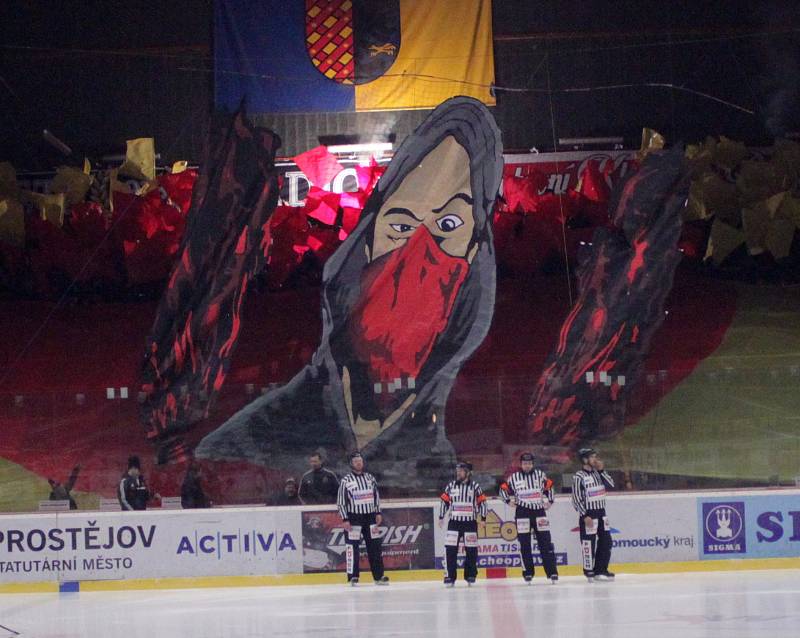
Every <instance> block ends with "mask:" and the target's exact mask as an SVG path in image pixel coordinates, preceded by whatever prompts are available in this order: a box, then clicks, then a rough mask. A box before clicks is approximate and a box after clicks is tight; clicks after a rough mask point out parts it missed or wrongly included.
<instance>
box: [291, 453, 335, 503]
mask: <svg viewBox="0 0 800 638" xmlns="http://www.w3.org/2000/svg"><path fill="white" fill-rule="evenodd" d="M308 463H309V465H310V466H311V469H310V470H309V471H308V472H306V473H305V474H303V478H301V479H300V500H301V501H302V503H303V504H304V505H324V504H327V503H335V502H336V495H337V493H338V492H339V479H338V478H336V474H334V473H333V472H331V471H330V470H329V469H328V468H326V467H324V466H323V464H322V455H321V454H320V453H319V452H314V453H313V454H312V455H311V456H309V457H308Z"/></svg>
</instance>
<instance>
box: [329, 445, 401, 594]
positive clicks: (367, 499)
mask: <svg viewBox="0 0 800 638" xmlns="http://www.w3.org/2000/svg"><path fill="white" fill-rule="evenodd" d="M350 469H351V470H352V471H351V472H350V473H349V474H348V475H347V476H345V477H344V478H342V481H341V483H339V493H338V495H337V498H336V505H337V507H338V509H339V516H341V517H342V526H343V527H344V531H345V532H346V533H347V582H348V583H350V584H351V585H357V584H358V576H359V572H360V569H359V558H360V553H359V546H360V545H361V536H362V535H363V536H364V541H365V543H366V545H367V557H368V558H369V568H370V570H371V571H372V578H373V579H374V580H375V584H376V585H388V584H389V578H388V577H387V576H384V573H383V556H381V545H382V542H381V537H380V536H379V535H378V525H380V524H381V523H382V522H383V517H382V516H381V497H380V495H379V494H378V483H377V482H376V481H375V477H374V476H372V474H370V473H368V472H365V471H364V459H363V458H362V456H361V454H360V453H359V452H353V454H351V455H350Z"/></svg>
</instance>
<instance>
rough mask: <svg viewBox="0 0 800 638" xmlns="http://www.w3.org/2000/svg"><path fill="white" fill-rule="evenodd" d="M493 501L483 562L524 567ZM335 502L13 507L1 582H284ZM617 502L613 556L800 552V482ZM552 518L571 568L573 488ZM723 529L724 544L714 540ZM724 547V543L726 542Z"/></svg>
mask: <svg viewBox="0 0 800 638" xmlns="http://www.w3.org/2000/svg"><path fill="white" fill-rule="evenodd" d="M489 504H490V511H491V514H490V517H489V520H488V521H487V523H486V524H485V525H483V526H482V528H481V532H480V546H481V554H480V557H481V566H482V567H486V568H499V569H503V568H506V569H509V568H510V569H511V572H512V573H513V574H516V567H517V565H518V564H519V563H518V559H519V557H518V554H517V551H518V546H517V543H516V530H515V526H514V513H513V509H512V508H510V507H508V506H506V505H504V504H503V503H502V502H500V501H499V500H491V501H490V503H489ZM409 508H414V509H417V510H419V509H420V508H430V513H431V517H430V520H431V521H432V522H433V523H434V524H433V525H432V529H430V530H426V532H425V533H431V534H432V535H433V536H434V541H435V542H434V545H433V547H434V548H435V549H434V552H435V557H433V558H439V559H441V557H442V556H443V553H444V532H443V530H442V529H441V528H440V527H439V526H438V525H436V524H435V521H436V519H437V518H438V508H439V504H438V502H435V501H395V502H391V501H390V502H387V503H386V504H385V506H384V509H385V510H403V509H409ZM330 510H332V508H331V507H330V506H317V507H296V508H295V507H290V508H266V507H247V508H220V509H213V510H184V511H175V510H168V511H159V510H150V511H147V512H70V513H41V514H9V515H3V516H0V585H7V584H8V585H11V584H14V583H19V584H24V583H30V584H34V583H56V584H57V583H65V582H78V581H81V582H83V583H84V584H86V583H87V582H88V581H94V582H97V581H100V582H98V585H101V586H102V582H106V583H108V585H111V584H112V581H129V582H130V583H131V584H133V581H146V580H148V579H156V580H161V581H162V582H164V580H163V579H191V578H195V579H202V578H207V579H212V581H210V582H223V581H224V579H225V578H226V577H227V578H233V579H239V581H240V583H241V582H245V581H247V579H255V580H254V581H253V584H265V583H262V582H260V581H262V580H263V579H273V580H275V583H276V584H280V583H281V582H288V580H295V578H294V577H295V576H298V575H303V572H304V556H303V554H304V552H303V546H304V538H303V527H302V520H303V512H306V514H307V516H308V513H310V512H325V511H330ZM607 510H608V515H609V523H610V527H611V530H612V541H613V544H614V549H613V553H612V563H613V564H614V565H620V564H622V565H625V564H648V563H651V564H653V566H654V568H655V567H656V564H658V565H659V566H662V567H660V568H659V569H664V567H663V566H665V565H666V566H667V568H668V566H669V564H672V563H674V564H675V565H676V566H677V565H678V564H691V563H696V562H697V561H709V562H720V559H778V558H797V557H798V556H800V490H796V489H785V490H784V489H780V490H752V491H750V490H748V491H731V492H692V493H668V494H658V493H636V494H614V495H610V496H609V499H608V507H607ZM718 511H721V512H722V514H721V515H720V516H719V517H718V516H717V512H718ZM396 514H397V515H400V514H401V512H396ZM737 516H738V517H739V518H740V519H741V521H740V524H738V523H737V522H736V520H737ZM548 518H549V520H550V526H551V533H552V537H553V542H554V544H555V547H556V552H557V554H564V560H563V562H562V564H566V565H567V566H568V567H566V568H563V573H571V572H572V571H573V566H577V565H579V564H580V554H579V542H578V534H577V532H576V531H575V529H576V528H577V523H578V519H577V514H576V513H575V511H574V510H573V508H572V505H571V502H570V498H569V496H568V495H559V496H558V498H557V499H556V503H555V505H554V506H553V507H552V508H551V509H550V510H549V512H548ZM720 521H721V524H722V527H719V525H720ZM720 530H722V532H723V534H722V535H723V536H725V538H723V539H722V541H718V540H715V539H714V538H711V537H710V534H711V535H713V534H716V533H719V532H720ZM331 547H333V545H331ZM720 547H722V548H723V550H725V551H718V549H719V548H720ZM709 548H711V551H709ZM741 562H742V563H743V564H744V563H747V562H748V561H747V560H744V561H741ZM756 562H757V561H756ZM697 567H698V568H701V566H700V565H697ZM709 567H711V566H709ZM711 568H713V567H711ZM720 568H723V567H722V565H720ZM745 568H746V567H745ZM576 569H577V568H576ZM305 571H306V572H308V571H309V570H308V569H306V570H305ZM411 571H414V570H411V569H409V570H408V574H407V575H408V576H409V577H411V576H412V574H411V573H410V572H411ZM423 571H425V570H423ZM431 571H434V570H431ZM395 573H397V572H395ZM397 574H398V575H399V573H397ZM509 575H511V574H509ZM309 577H316V578H309ZM340 577H341V576H340V575H336V574H308V573H307V574H305V575H304V578H303V579H304V580H309V579H310V580H311V581H314V582H333V581H330V579H331V578H340ZM423 577H424V574H423ZM287 578H288V580H287ZM218 579H222V581H219V580H218ZM241 579H244V581H242V580H241ZM123 586H124V585H123ZM175 586H178V585H175Z"/></svg>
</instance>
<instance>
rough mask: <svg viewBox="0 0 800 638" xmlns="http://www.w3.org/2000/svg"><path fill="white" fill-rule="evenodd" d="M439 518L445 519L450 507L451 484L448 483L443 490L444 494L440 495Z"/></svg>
mask: <svg viewBox="0 0 800 638" xmlns="http://www.w3.org/2000/svg"><path fill="white" fill-rule="evenodd" d="M439 499H440V503H439V520H441V519H443V518H444V516H445V514H447V510H448V509H450V502H451V501H452V498H451V497H450V485H447V486H446V487H445V488H444V491H443V492H442V495H441V496H440V497H439Z"/></svg>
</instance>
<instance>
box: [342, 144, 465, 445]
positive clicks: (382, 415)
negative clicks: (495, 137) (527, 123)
mask: <svg viewBox="0 0 800 638" xmlns="http://www.w3.org/2000/svg"><path fill="white" fill-rule="evenodd" d="M474 232H475V219H474V215H473V201H472V189H471V187H470V161H469V156H468V155H467V153H466V151H465V150H464V148H463V147H462V146H461V145H460V144H458V143H457V142H456V140H455V138H453V137H452V136H448V137H446V138H444V140H442V141H441V142H440V143H439V144H438V145H437V146H436V147H434V148H433V150H431V152H430V153H428V154H427V155H426V156H425V158H424V159H423V160H422V161H421V162H420V164H419V166H416V167H414V168H413V169H412V170H411V171H410V172H409V173H408V174H407V175H406V176H405V177H404V178H403V181H402V182H401V183H400V185H399V186H398V187H397V189H396V190H395V191H394V193H392V195H390V196H389V197H387V199H386V200H385V201H384V202H383V204H382V206H381V208H380V210H379V211H378V214H377V215H376V218H375V222H374V228H373V234H372V242H371V244H367V245H366V247H365V249H366V252H367V258H368V259H369V264H368V265H367V267H366V268H365V269H364V272H363V273H362V279H361V294H360V298H359V301H358V303H357V304H356V305H355V306H354V308H353V313H352V315H351V318H350V323H349V337H350V343H351V345H352V351H353V354H354V356H355V359H356V361H357V362H358V365H357V366H356V368H357V370H358V372H355V371H354V370H350V369H346V370H345V371H344V374H343V380H344V385H345V388H346V403H347V407H348V410H349V412H350V415H351V423H352V424H353V426H354V430H355V433H356V438H357V441H358V444H359V446H363V445H364V444H366V443H367V442H369V441H370V440H371V439H373V438H375V437H376V436H377V435H378V434H379V433H380V432H381V431H382V430H383V429H385V428H386V427H388V426H390V425H391V424H392V423H394V422H395V421H396V420H397V419H398V418H399V417H400V416H401V415H402V414H403V413H404V411H405V410H406V409H408V407H409V406H410V405H411V403H412V402H413V401H414V399H415V397H416V387H417V380H418V379H419V377H420V375H421V374H422V371H423V368H424V366H425V363H426V362H427V361H428V358H429V357H430V355H431V353H432V352H433V350H434V348H435V346H436V343H437V340H438V338H439V336H440V335H441V334H442V333H443V332H444V331H445V329H446V327H447V324H448V322H449V321H450V318H451V315H452V313H453V309H454V308H455V304H456V300H457V298H458V294H459V291H460V290H461V287H462V285H463V283H464V281H465V280H466V277H467V274H468V272H469V269H470V263H471V261H472V258H473V257H474V255H475V252H476V250H477V244H476V243H475V242H474V239H473V235H474ZM351 372H353V373H354V374H359V375H360V378H359V379H355V377H353V376H351ZM354 380H355V381H356V382H357V385H358V386H359V387H360V388H361V390H360V392H359V391H356V395H357V396H355V398H354V395H353V393H352V392H351V382H352V381H354Z"/></svg>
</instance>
